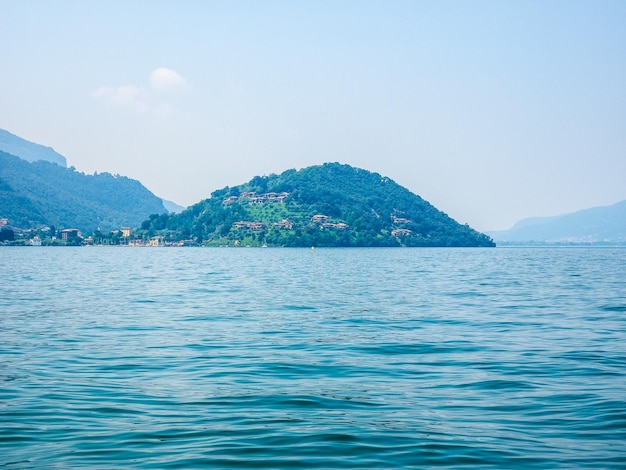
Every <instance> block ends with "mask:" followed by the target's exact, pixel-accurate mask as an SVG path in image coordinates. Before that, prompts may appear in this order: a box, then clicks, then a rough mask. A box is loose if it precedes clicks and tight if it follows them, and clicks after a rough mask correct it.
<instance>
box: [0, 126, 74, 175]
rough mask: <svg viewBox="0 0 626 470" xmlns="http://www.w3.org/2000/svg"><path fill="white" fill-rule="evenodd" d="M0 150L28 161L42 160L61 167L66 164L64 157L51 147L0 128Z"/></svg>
mask: <svg viewBox="0 0 626 470" xmlns="http://www.w3.org/2000/svg"><path fill="white" fill-rule="evenodd" d="M0 151H3V152H6V153H10V154H11V155H15V156H16V157H20V158H21V159H22V160H26V161H28V162H35V161H39V160H43V161H47V162H51V163H56V164H57V165H59V166H62V167H66V166H67V161H66V160H65V157H64V156H63V155H61V154H59V153H57V152H55V151H54V149H52V147H45V146H44V145H39V144H36V143H34V142H30V141H28V140H26V139H22V138H21V137H18V136H16V135H14V134H11V133H10V132H9V131H5V130H4V129H0Z"/></svg>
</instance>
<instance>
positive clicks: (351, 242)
mask: <svg viewBox="0 0 626 470" xmlns="http://www.w3.org/2000/svg"><path fill="white" fill-rule="evenodd" d="M141 231H142V232H143V233H144V234H145V235H146V236H149V237H163V239H164V240H165V241H166V242H186V243H188V244H201V245H214V246H224V245H226V246H262V245H267V246H291V247H298V246H299V247H307V246H329V247H330V246H344V247H350V246H354V247H356V246H361V247H366V246H378V247H387V246H388V247H392V246H433V247H434V246H457V247H462V246H463V247H469V246H494V243H493V241H492V240H491V238H489V237H488V236H486V235H484V234H481V233H479V232H477V231H475V230H473V229H472V228H470V227H469V226H467V225H462V224H459V223H458V222H456V221H454V220H453V219H452V218H450V217H449V216H448V215H446V214H445V213H443V212H441V211H439V210H437V209H436V208H435V207H433V206H432V205H431V204H429V203H428V202H427V201H425V200H424V199H422V198H421V197H419V196H417V195H415V194H413V193H412V192H410V191H409V190H408V189H406V188H404V187H402V186H400V185H398V184H397V183H395V182H394V181H392V180H391V179H389V178H387V177H384V176H381V175H379V174H378V173H373V172H370V171H366V170H363V169H358V168H354V167H351V166H349V165H342V164H339V163H326V164H324V165H319V166H312V167H308V168H304V169H302V170H299V171H296V170H287V171H285V172H283V173H281V174H279V175H275V174H272V175H269V176H256V177H254V178H253V179H252V180H250V181H249V182H248V183H245V184H242V185H239V186H235V187H232V188H231V187H225V188H223V189H220V190H218V191H215V192H213V193H212V194H211V197H210V198H209V199H206V200H204V201H201V202H199V203H197V204H195V205H193V206H191V207H189V208H188V209H187V210H185V211H183V212H182V213H180V214H163V215H158V214H154V215H152V216H150V218H149V219H147V220H146V221H144V222H143V224H142V227H141Z"/></svg>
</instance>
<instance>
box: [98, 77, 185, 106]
mask: <svg viewBox="0 0 626 470" xmlns="http://www.w3.org/2000/svg"><path fill="white" fill-rule="evenodd" d="M186 84H187V81H186V80H185V79H184V78H183V77H181V76H180V75H179V74H178V73H177V72H175V71H174V70H170V69H166V68H164V67H160V68H158V69H155V70H153V71H152V73H151V74H150V82H149V86H135V85H125V86H118V87H100V88H98V89H97V90H95V91H93V92H92V93H91V96H93V97H94V98H96V99H98V100H100V101H102V102H103V103H106V104H108V105H110V106H115V107H119V108H124V109H129V110H131V111H133V112H135V113H138V114H141V113H146V112H151V113H154V114H156V115H158V116H161V117H162V116H166V115H168V114H169V113H170V112H171V109H172V107H171V105H170V103H166V102H164V101H163V99H164V96H160V93H159V92H161V91H173V90H176V89H181V88H184V87H185V86H186Z"/></svg>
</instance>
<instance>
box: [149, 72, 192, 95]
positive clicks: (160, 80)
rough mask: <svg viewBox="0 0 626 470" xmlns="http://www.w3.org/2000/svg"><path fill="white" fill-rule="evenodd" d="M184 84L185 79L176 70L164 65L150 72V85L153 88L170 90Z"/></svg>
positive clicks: (185, 82)
mask: <svg viewBox="0 0 626 470" xmlns="http://www.w3.org/2000/svg"><path fill="white" fill-rule="evenodd" d="M186 84H187V81H186V80H185V79H184V78H183V77H181V76H180V75H179V74H178V72H176V71H174V70H171V69H166V68H165V67H159V68H158V69H155V70H153V71H152V73H151V74H150V85H151V86H152V89H153V90H170V89H174V88H180V87H183V86H185V85H186Z"/></svg>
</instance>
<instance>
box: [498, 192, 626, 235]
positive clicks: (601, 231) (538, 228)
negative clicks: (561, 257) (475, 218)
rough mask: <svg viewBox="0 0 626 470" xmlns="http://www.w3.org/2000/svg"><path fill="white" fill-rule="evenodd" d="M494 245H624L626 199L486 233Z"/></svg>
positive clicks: (525, 220) (529, 220)
mask: <svg viewBox="0 0 626 470" xmlns="http://www.w3.org/2000/svg"><path fill="white" fill-rule="evenodd" d="M487 233H488V235H490V236H491V237H492V238H493V239H494V240H495V241H496V243H557V244H558V243H626V200H624V201H621V202H618V203H616V204H613V205H610V206H601V207H592V208H589V209H583V210H580V211H577V212H572V213H569V214H563V215H558V216H554V217H533V218H528V219H523V220H521V221H519V222H518V223H517V224H515V225H514V226H513V228H511V229H510V230H503V231H493V232H487Z"/></svg>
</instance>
